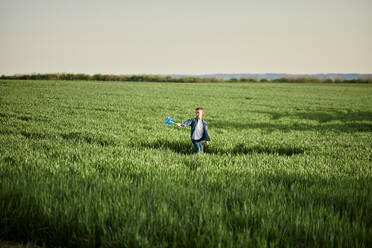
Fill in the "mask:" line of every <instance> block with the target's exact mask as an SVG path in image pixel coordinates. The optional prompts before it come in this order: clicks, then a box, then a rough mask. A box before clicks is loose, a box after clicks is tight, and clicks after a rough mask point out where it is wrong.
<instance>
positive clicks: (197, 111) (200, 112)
mask: <svg viewBox="0 0 372 248" xmlns="http://www.w3.org/2000/svg"><path fill="white" fill-rule="evenodd" d="M195 114H196V118H198V119H199V120H201V119H202V118H203V114H204V110H203V108H200V107H198V108H196V109H195Z"/></svg>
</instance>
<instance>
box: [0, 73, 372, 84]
mask: <svg viewBox="0 0 372 248" xmlns="http://www.w3.org/2000/svg"><path fill="white" fill-rule="evenodd" d="M0 79H17V80H76V81H78V80H80V81H121V82H129V81H131V82H178V83H213V82H231V83H233V82H262V83H264V82H278V83H372V77H362V78H357V79H344V78H336V79H331V78H316V77H293V78H292V77H281V78H277V79H271V80H269V79H266V78H261V79H258V78H255V77H249V78H245V77H242V78H231V79H223V78H214V77H207V78H201V77H187V76H184V77H171V76H161V75H112V74H94V75H89V74H82V73H77V74H73V73H46V74H36V73H35V74H15V75H10V76H6V75H2V76H0Z"/></svg>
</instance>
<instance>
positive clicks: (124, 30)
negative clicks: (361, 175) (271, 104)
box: [0, 0, 372, 75]
mask: <svg viewBox="0 0 372 248" xmlns="http://www.w3.org/2000/svg"><path fill="white" fill-rule="evenodd" d="M371 13H372V1H370V0H328V1H323V0H311V1H309V0H281V1H279V0H228V1H227V0H225V1H220V0H182V1H181V0H156V1H155V0H153V1H150V0H121V1H115V0H105V1H96V0H64V1H60V0H32V1H31V0H0V74H4V75H12V74H23V73H56V72H60V73H62V72H66V73H87V74H95V73H105V74H210V73H292V74H302V73H372V15H371Z"/></svg>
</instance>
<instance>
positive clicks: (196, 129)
mask: <svg viewBox="0 0 372 248" xmlns="http://www.w3.org/2000/svg"><path fill="white" fill-rule="evenodd" d="M195 114H196V118H191V119H188V120H186V121H184V122H182V123H176V126H177V127H181V126H182V127H186V126H191V135H190V138H191V142H192V144H193V145H194V148H195V152H196V153H199V152H203V143H202V142H203V140H205V145H208V144H209V141H210V138H209V135H208V126H207V123H206V122H205V121H204V120H203V114H204V111H203V108H200V107H199V108H196V109H195Z"/></svg>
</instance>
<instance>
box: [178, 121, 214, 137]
mask: <svg viewBox="0 0 372 248" xmlns="http://www.w3.org/2000/svg"><path fill="white" fill-rule="evenodd" d="M197 124H198V118H191V119H188V120H186V121H184V122H182V123H181V126H182V127H187V126H191V134H190V138H191V139H192V137H193V135H194V132H195V127H196V125H197ZM202 127H203V136H202V138H201V139H200V140H206V141H210V140H211V139H210V138H209V135H208V125H207V123H206V122H205V120H202Z"/></svg>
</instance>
